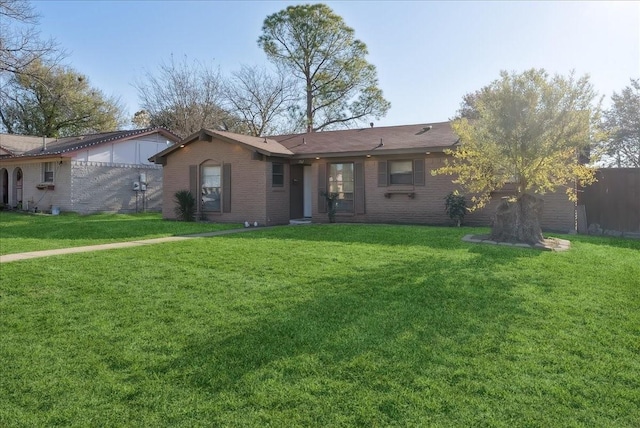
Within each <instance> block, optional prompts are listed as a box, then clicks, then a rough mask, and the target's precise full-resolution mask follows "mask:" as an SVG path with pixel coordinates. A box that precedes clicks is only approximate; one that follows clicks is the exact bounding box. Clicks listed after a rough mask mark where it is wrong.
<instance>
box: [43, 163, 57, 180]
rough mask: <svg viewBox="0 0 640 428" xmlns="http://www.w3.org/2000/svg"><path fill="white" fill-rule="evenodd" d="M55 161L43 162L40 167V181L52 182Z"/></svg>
mask: <svg viewBox="0 0 640 428" xmlns="http://www.w3.org/2000/svg"><path fill="white" fill-rule="evenodd" d="M54 169H55V162H45V163H44V165H43V167H42V178H43V180H42V182H43V183H53V178H54Z"/></svg>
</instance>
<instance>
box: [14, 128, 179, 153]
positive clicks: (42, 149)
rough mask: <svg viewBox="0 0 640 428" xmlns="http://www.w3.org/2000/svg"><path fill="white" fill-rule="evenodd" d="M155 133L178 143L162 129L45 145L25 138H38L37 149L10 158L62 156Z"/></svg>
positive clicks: (170, 134)
mask: <svg viewBox="0 0 640 428" xmlns="http://www.w3.org/2000/svg"><path fill="white" fill-rule="evenodd" d="M155 132H159V133H161V134H162V135H164V136H166V137H167V138H170V139H172V140H174V141H178V140H179V139H180V137H178V136H177V135H175V134H173V133H171V132H170V131H168V130H166V129H164V128H145V129H134V130H127V131H114V132H103V133H100V134H91V135H81V136H77V137H64V138H59V139H56V140H53V139H47V143H46V145H43V143H42V138H40V137H27V138H32V139H33V138H39V141H40V142H39V144H38V145H37V147H36V148H32V149H31V150H28V151H26V152H23V153H20V154H15V155H14V156H11V157H27V156H29V157H39V156H51V155H62V154H64V153H70V152H75V151H77V150H81V149H84V148H86V147H91V146H96V145H98V144H104V143H108V142H111V141H122V140H128V139H131V138H135V137H139V136H143V135H148V134H153V133H155ZM14 153H15V152H14Z"/></svg>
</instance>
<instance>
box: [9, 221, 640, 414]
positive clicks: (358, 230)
mask: <svg viewBox="0 0 640 428" xmlns="http://www.w3.org/2000/svg"><path fill="white" fill-rule="evenodd" d="M482 232H483V230H481V229H464V228H463V229H455V228H432V227H420V226H364V225H351V226H349V225H339V224H338V225H318V226H296V227H284V228H276V229H271V230H256V231H254V232H252V233H250V234H238V235H226V236H222V237H215V238H202V239H197V240H190V241H182V242H176V243H166V244H162V245H154V246H145V247H139V248H129V249H121V250H109V251H101V252H96V253H84V254H73V255H66V256H58V257H55V258H47V259H34V260H28V261H21V262H14V263H8V264H3V265H1V266H0V269H1V275H2V285H1V286H0V314H2V316H1V317H0V332H2V340H1V341H0V426H3V427H4V426H6V427H23V426H38V427H39V426H78V427H84V426H134V427H136V426H139V427H147V426H171V427H195V426H232V427H233V426H237V427H246V426H255V427H263V426H277V427H280V426H318V427H325V426H363V427H373V426H435V427H452V426H474V427H514V426H515V427H550V426H553V427H555V426H557V427H585V426H592V427H638V426H639V424H640V241H633V240H622V239H613V238H611V239H596V238H590V237H581V236H572V237H570V239H571V240H572V248H571V250H570V251H568V252H564V253H551V252H539V251H534V250H528V249H519V248H504V247H497V246H489V245H480V244H475V245H474V244H467V243H463V242H461V240H460V238H461V237H462V235H464V234H466V233H482ZM563 238H567V237H566V236H565V237H563Z"/></svg>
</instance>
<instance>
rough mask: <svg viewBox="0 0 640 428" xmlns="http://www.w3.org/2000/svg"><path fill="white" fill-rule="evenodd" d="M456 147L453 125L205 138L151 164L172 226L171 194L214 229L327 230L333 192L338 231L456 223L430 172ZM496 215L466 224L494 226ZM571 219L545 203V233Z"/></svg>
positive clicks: (555, 201) (567, 207)
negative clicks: (184, 196) (185, 199)
mask: <svg viewBox="0 0 640 428" xmlns="http://www.w3.org/2000/svg"><path fill="white" fill-rule="evenodd" d="M457 142H458V137H457V136H456V135H455V134H454V133H453V131H452V129H451V126H450V124H449V122H442V123H433V124H420V125H406V126H390V127H379V128H375V127H373V126H372V127H370V128H364V129H351V130H341V131H323V132H314V133H307V134H296V135H281V136H275V137H266V138H263V137H249V136H244V135H238V134H234V133H230V132H224V131H215V130H209V129H203V130H201V131H200V132H199V133H195V134H193V135H191V136H189V137H187V138H185V139H184V140H183V141H181V142H180V144H178V145H175V146H173V147H169V148H167V149H166V150H164V151H162V152H160V153H158V154H156V155H155V156H153V157H152V158H150V160H152V161H154V162H155V163H157V164H160V165H163V168H164V186H163V200H164V202H163V206H162V213H163V216H164V217H165V218H175V213H174V209H175V202H174V194H175V193H176V192H177V191H179V190H190V191H191V192H192V193H193V194H194V195H196V199H197V202H198V211H199V214H200V215H202V216H205V217H206V218H208V219H210V220H213V221H218V222H245V221H248V222H251V223H253V222H258V223H259V224H261V225H274V224H286V223H289V221H290V220H295V219H302V218H308V219H311V220H312V221H313V222H327V221H328V216H327V204H326V199H325V197H324V194H325V193H326V192H329V193H337V194H338V205H337V214H336V220H337V221H338V222H362V223H417V224H450V219H449V218H448V217H447V216H446V213H445V205H444V199H445V197H446V196H447V194H448V193H449V192H451V191H453V190H454V189H456V186H455V185H454V184H453V183H452V181H451V180H452V177H450V176H442V175H439V176H432V175H431V171H432V170H434V169H436V168H438V167H440V166H442V165H443V162H444V160H445V159H446V158H447V157H448V155H446V154H445V153H444V150H445V149H451V148H454V147H455V146H456V144H457ZM500 196H502V195H500V194H497V195H496V197H495V199H496V201H495V202H496V203H497V201H499V198H500ZM494 208H495V203H494V204H491V205H489V206H488V207H487V208H485V209H483V210H481V211H479V212H474V213H473V214H471V215H468V216H467V217H466V218H465V223H466V224H471V225H473V224H476V225H489V224H490V221H491V216H492V213H493V212H494ZM574 218H575V215H574V204H573V203H572V202H570V201H568V200H567V197H566V195H565V194H564V193H559V194H552V195H546V196H545V211H544V218H543V220H542V226H543V228H544V229H545V230H557V231H563V232H569V231H573V230H574V229H575V226H574V224H575V221H574Z"/></svg>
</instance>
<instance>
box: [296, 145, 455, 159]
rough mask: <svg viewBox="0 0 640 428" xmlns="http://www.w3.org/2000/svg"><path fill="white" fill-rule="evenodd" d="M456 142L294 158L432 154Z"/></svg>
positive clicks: (452, 146)
mask: <svg viewBox="0 0 640 428" xmlns="http://www.w3.org/2000/svg"><path fill="white" fill-rule="evenodd" d="M455 147H456V143H454V144H452V145H451V146H444V147H443V146H437V147H412V148H400V149H373V150H357V151H345V152H319V153H300V154H294V155H293V159H316V158H346V157H362V156H365V157H366V156H392V155H414V154H420V153H422V154H430V153H443V152H444V151H445V150H448V149H453V148H455Z"/></svg>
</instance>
